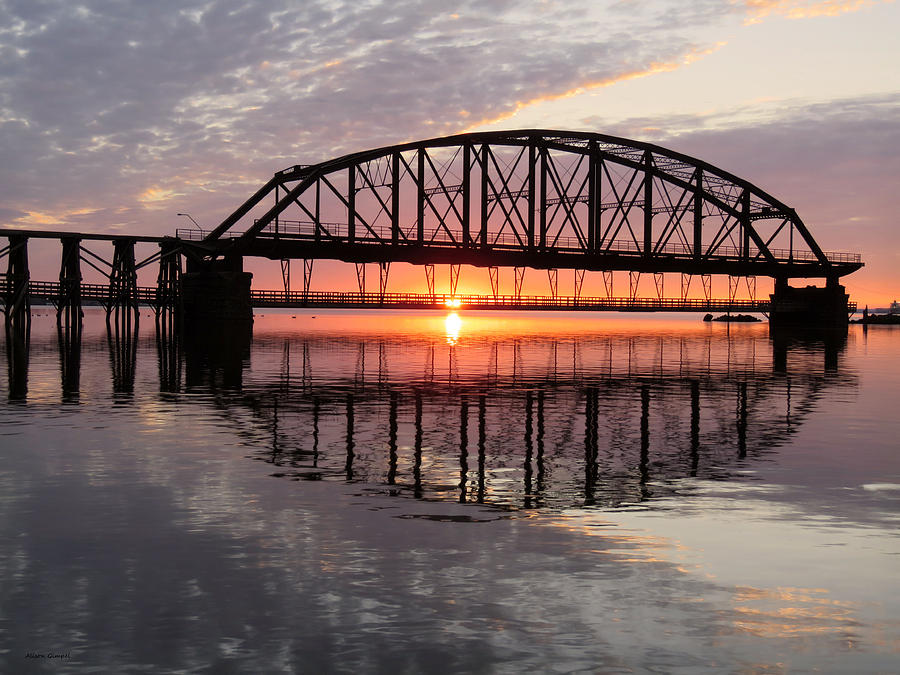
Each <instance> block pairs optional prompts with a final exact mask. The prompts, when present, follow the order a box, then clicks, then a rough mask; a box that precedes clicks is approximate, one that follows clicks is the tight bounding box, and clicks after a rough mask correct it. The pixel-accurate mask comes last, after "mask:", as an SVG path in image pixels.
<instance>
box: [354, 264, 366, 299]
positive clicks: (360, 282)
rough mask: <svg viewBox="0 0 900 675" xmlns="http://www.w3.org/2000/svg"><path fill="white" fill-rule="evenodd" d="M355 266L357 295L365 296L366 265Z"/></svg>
mask: <svg viewBox="0 0 900 675" xmlns="http://www.w3.org/2000/svg"><path fill="white" fill-rule="evenodd" d="M354 265H356V285H357V286H359V294H360V295H365V292H366V264H365V263H354Z"/></svg>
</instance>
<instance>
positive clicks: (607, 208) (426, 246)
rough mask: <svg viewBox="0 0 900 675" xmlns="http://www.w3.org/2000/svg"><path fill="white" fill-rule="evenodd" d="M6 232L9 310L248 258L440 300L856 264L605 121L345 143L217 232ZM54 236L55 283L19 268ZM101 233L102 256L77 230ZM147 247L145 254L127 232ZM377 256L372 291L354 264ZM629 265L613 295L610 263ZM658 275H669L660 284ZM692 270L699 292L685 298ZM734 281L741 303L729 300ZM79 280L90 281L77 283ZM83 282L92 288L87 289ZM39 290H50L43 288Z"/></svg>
mask: <svg viewBox="0 0 900 675" xmlns="http://www.w3.org/2000/svg"><path fill="white" fill-rule="evenodd" d="M0 237H6V238H7V239H8V241H9V244H8V245H7V246H6V247H4V248H2V249H0V259H2V258H4V257H5V258H7V259H8V267H7V272H6V274H5V275H3V278H2V279H0V282H2V284H0V285H2V290H3V300H4V310H5V312H6V314H7V317H9V316H10V315H15V314H16V313H18V312H21V311H22V310H23V308H26V307H27V302H28V298H29V297H42V298H49V297H51V296H53V295H54V293H55V294H56V295H55V296H54V297H55V298H56V300H55V303H56V304H57V306H58V307H59V308H60V311H66V312H69V311H71V309H72V308H73V307H77V306H78V305H79V304H80V302H81V299H82V297H84V298H86V299H88V298H93V299H96V300H99V301H101V302H103V303H104V304H105V305H106V306H107V308H108V310H109V311H112V310H113V309H115V310H116V311H117V312H118V311H119V310H120V309H125V310H127V311H128V312H132V311H136V308H137V306H138V305H139V304H141V303H147V304H151V305H153V306H155V307H156V308H157V309H158V311H161V309H164V308H172V307H176V306H179V305H180V303H181V302H182V290H183V284H182V279H183V270H182V260H183V259H186V260H187V270H186V271H187V272H192V271H193V272H198V271H203V270H213V269H215V270H219V271H221V270H223V269H224V270H229V269H230V270H232V271H235V270H241V269H242V267H241V264H242V260H243V258H245V257H248V256H249V257H263V258H269V259H272V260H280V261H281V263H282V273H283V281H284V288H283V291H260V290H255V291H252V292H251V295H250V298H249V301H248V302H245V303H244V304H245V305H246V306H247V307H248V308H249V307H250V306H253V305H255V306H310V307H408V308H434V307H443V306H445V305H446V304H447V303H448V302H449V303H450V304H451V305H453V304H455V303H460V304H461V305H463V304H464V305H465V306H466V307H474V308H490V309H561V310H570V309H589V310H623V309H625V310H628V309H635V310H637V309H640V310H645V311H646V310H650V311H652V310H662V311H704V310H710V311H731V310H734V311H741V310H745V311H766V309H767V306H768V303H767V302H764V301H763V302H760V301H757V299H756V283H755V281H756V278H757V276H769V277H772V278H774V279H775V280H776V286H777V285H778V284H782V285H786V284H787V280H788V279H791V278H823V279H826V280H827V282H828V284H829V286H832V285H833V286H835V287H836V286H837V282H838V280H839V279H840V278H841V277H842V276H844V275H846V274H849V273H851V272H853V271H855V270H857V269H859V268H860V267H862V264H863V263H862V261H861V259H860V256H859V255H858V254H852V253H834V252H825V251H823V250H822V248H821V247H820V246H819V244H818V243H817V242H816V240H815V239H814V238H813V236H812V233H811V232H810V230H809V229H808V227H807V226H806V225H805V224H804V222H803V221H802V220H801V219H800V217H799V216H798V215H797V213H796V211H795V210H794V209H792V208H790V207H789V206H787V205H786V204H784V203H783V202H781V201H779V200H778V199H776V198H775V197H773V196H771V195H770V194H769V193H767V192H765V191H763V190H762V189H760V188H758V187H756V186H755V185H753V184H752V183H750V182H748V181H746V180H743V179H741V178H739V177H737V176H734V175H733V174H730V173H728V172H726V171H723V170H722V169H719V168H717V167H714V166H712V165H710V164H708V163H706V162H704V161H702V160H699V159H695V158H692V157H688V156H686V155H682V154H680V153H677V152H673V151H671V150H668V149H665V148H662V147H659V146H656V145H652V144H649V143H642V142H638V141H631V140H627V139H623V138H617V137H613V136H606V135H602V134H595V133H587V132H568V131H546V130H527V131H498V132H485V133H473V134H462V135H457V136H448V137H444V138H436V139H431V140H425V141H417V142H412V143H405V144H401V145H394V146H389V147H384V148H377V149H374V150H368V151H365V152H358V153H354V154H350V155H346V156H344V157H339V158H337V159H332V160H328V161H324V162H321V163H318V164H299V165H296V166H292V167H290V168H287V169H285V170H283V171H279V172H278V173H276V174H275V175H274V176H273V177H272V178H271V179H270V180H269V181H268V182H267V183H266V184H265V185H263V186H262V187H261V188H260V189H259V190H258V191H257V192H256V193H255V194H253V195H252V196H251V197H250V198H249V199H248V200H247V201H245V202H244V203H243V204H242V205H241V206H240V207H239V208H238V209H237V210H235V211H234V212H233V213H232V214H231V215H229V216H228V217H227V218H225V220H223V221H222V223H221V224H220V225H219V226H218V227H216V228H215V229H213V230H211V231H208V232H203V231H198V230H177V231H176V236H175V237H145V236H128V235H125V236H123V235H103V234H91V233H72V232H38V231H30V232H29V231H23V230H0ZM35 237H44V238H46V237H51V238H57V239H59V240H60V241H61V243H62V256H61V265H60V277H59V284H58V286H55V287H51V286H49V285H43V286H42V285H41V284H40V283H39V282H32V281H31V279H30V274H29V271H28V254H27V244H28V240H29V239H30V238H35ZM99 242H103V243H107V244H108V243H111V244H112V245H113V252H112V256H109V255H108V254H107V255H104V254H101V253H97V252H96V251H94V250H92V249H91V248H90V247H89V246H88V244H89V243H99ZM136 244H141V245H144V246H145V245H154V246H155V247H156V248H155V250H153V251H152V252H151V253H150V254H149V255H147V256H145V257H141V256H139V255H137V254H136V253H135V245H136ZM317 259H331V260H339V261H344V262H349V263H355V264H356V275H357V282H358V287H359V292H358V293H355V294H354V293H345V294H338V293H321V292H316V291H313V290H312V289H311V280H312V272H313V262H314V261H315V260H317ZM292 260H303V282H302V290H297V291H295V290H294V289H293V288H292V287H291V281H290V268H291V261H292ZM82 262H83V263H85V264H86V265H88V266H90V267H92V268H93V269H95V270H97V271H99V272H101V273H102V274H103V275H104V278H105V279H106V280H107V281H108V283H107V284H106V286H107V290H106V292H105V295H104V293H103V291H101V290H98V289H92V288H89V287H88V285H86V284H82V281H81V280H82V276H81V263H82ZM394 262H404V263H412V264H417V265H422V266H424V270H425V279H426V285H427V293H424V294H409V293H396V292H390V291H389V290H388V276H389V270H390V265H391V263H394ZM367 263H374V264H377V265H378V267H379V286H378V291H377V293H372V292H370V290H369V289H367V287H366V274H365V272H366V264H367ZM151 264H154V265H156V264H158V266H159V275H158V283H157V286H156V288H155V289H153V288H139V287H138V285H137V270H139V269H140V268H142V267H145V266H147V265H151ZM437 264H446V265H449V266H450V293H449V294H448V295H449V297H444V296H440V295H439V294H437V293H436V292H435V280H434V277H435V275H434V266H435V265H437ZM462 265H471V266H476V267H482V268H488V270H489V273H490V280H491V295H490V296H467V297H466V298H462V297H460V296H458V294H457V284H458V281H459V275H460V268H461V266H462ZM500 267H513V268H515V283H514V289H513V293H512V294H511V295H508V294H507V295H504V294H501V292H500V276H499V268H500ZM528 268H532V269H540V270H546V273H547V277H548V282H549V295H548V296H545V297H528V296H523V295H522V288H523V281H524V275H525V270H526V269H528ZM560 269H571V270H574V279H575V285H574V295H572V296H565V297H564V296H561V295H560V293H559V286H558V271H559V270H560ZM588 270H591V271H599V272H602V273H603V289H602V291H603V293H602V295H600V294H599V293H597V292H596V290H599V289H588V291H589V292H588V293H584V292H583V291H584V279H585V272H586V271H588ZM615 271H620V272H627V273H628V276H629V288H628V294H627V296H626V295H624V294H622V293H618V294H617V293H616V292H615V289H614V288H613V273H614V272H615ZM666 273H670V274H671V273H680V275H681V283H680V288H679V291H678V293H677V296H675V297H671V295H674V294H670V296H667V295H666V293H665V290H664V287H663V282H664V275H665V274H666ZM641 274H653V276H654V286H655V290H656V293H655V295H656V297H655V298H641V297H640V296H639V291H638V288H639V283H640V277H641ZM711 275H728V278H729V297H728V298H727V299H722V300H716V299H713V298H712V296H711ZM696 276H699V277H700V284H696V285H695V286H694V288H695V293H694V294H695V295H696V291H697V290H698V289H699V288H700V287H702V292H703V295H704V298H703V299H702V300H698V299H692V298H691V287H692V281H693V280H694V277H696ZM742 284H743V285H744V286H745V287H746V290H747V294H748V295H749V297H750V300H749V301H739V300H738V299H737V298H736V296H737V293H738V289H739V287H740V286H741V285H742ZM92 294H93V295H92ZM94 296H96V297H94ZM51 299H52V298H51Z"/></svg>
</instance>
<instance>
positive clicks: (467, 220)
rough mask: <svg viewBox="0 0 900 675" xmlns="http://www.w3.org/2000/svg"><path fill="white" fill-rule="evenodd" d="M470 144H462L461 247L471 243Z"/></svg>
mask: <svg viewBox="0 0 900 675" xmlns="http://www.w3.org/2000/svg"><path fill="white" fill-rule="evenodd" d="M471 185H472V146H471V145H469V144H468V143H466V144H465V145H463V175H462V193H463V194H462V202H463V206H462V208H463V212H462V241H463V247H465V248H468V247H469V246H471V245H472V232H471V227H472V222H471V220H472V191H471Z"/></svg>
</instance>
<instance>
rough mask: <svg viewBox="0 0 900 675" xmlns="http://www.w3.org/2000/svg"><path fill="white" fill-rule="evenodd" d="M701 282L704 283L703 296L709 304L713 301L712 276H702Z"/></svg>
mask: <svg viewBox="0 0 900 675" xmlns="http://www.w3.org/2000/svg"><path fill="white" fill-rule="evenodd" d="M700 281H701V282H702V283H703V296H704V297H705V298H706V302H707V303H709V302H710V301H711V300H712V275H711V274H701V275H700Z"/></svg>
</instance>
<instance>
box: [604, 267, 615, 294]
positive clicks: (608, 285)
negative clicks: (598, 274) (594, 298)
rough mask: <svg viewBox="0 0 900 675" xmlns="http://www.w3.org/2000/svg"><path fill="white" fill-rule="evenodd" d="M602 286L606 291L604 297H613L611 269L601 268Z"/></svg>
mask: <svg viewBox="0 0 900 675" xmlns="http://www.w3.org/2000/svg"><path fill="white" fill-rule="evenodd" d="M603 288H604V290H605V291H606V297H607V298H612V297H613V273H612V270H603Z"/></svg>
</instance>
